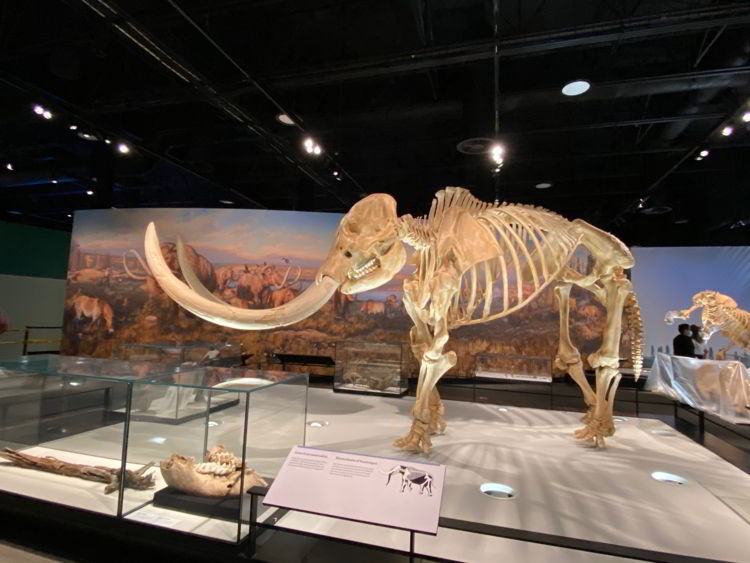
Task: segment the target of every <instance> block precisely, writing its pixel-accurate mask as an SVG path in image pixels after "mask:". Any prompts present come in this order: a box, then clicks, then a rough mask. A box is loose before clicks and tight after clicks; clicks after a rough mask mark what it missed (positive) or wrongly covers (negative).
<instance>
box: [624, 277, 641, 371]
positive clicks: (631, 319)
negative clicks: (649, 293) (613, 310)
mask: <svg viewBox="0 0 750 563" xmlns="http://www.w3.org/2000/svg"><path fill="white" fill-rule="evenodd" d="M625 312H626V313H627V315H628V334H629V335H630V358H631V360H632V362H633V376H634V377H635V380H636V381H638V378H639V377H640V376H641V371H642V369H643V321H642V320H641V306H640V305H639V304H638V298H637V297H636V296H635V292H633V293H631V294H630V295H628V298H627V300H626V301H625Z"/></svg>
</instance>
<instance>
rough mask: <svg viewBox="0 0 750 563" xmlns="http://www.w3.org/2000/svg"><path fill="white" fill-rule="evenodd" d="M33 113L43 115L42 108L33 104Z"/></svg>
mask: <svg viewBox="0 0 750 563" xmlns="http://www.w3.org/2000/svg"><path fill="white" fill-rule="evenodd" d="M33 109H34V113H35V114H37V115H42V114H43V113H44V107H43V106H40V105H39V104H34V108H33Z"/></svg>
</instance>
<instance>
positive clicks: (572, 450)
mask: <svg viewBox="0 0 750 563" xmlns="http://www.w3.org/2000/svg"><path fill="white" fill-rule="evenodd" d="M413 401H414V400H413V398H408V397H407V398H401V399H399V398H384V397H373V396H365V395H352V394H339V393H333V392H332V391H330V390H324V389H310V390H309V401H308V414H307V420H308V427H307V437H306V444H307V445H308V446H314V447H320V448H325V449H328V450H337V451H346V452H356V453H363V454H369V455H380V456H386V457H398V458H402V459H405V460H421V459H424V458H423V457H422V456H420V455H417V454H407V453H403V452H401V451H399V450H395V449H394V448H393V447H392V446H391V443H392V441H393V439H394V438H397V437H400V436H402V435H404V434H405V433H406V431H407V429H408V427H409V424H410V416H409V413H410V410H411V408H412V405H413ZM445 411H446V413H445V416H446V420H447V422H448V428H447V431H446V434H445V435H442V436H435V437H434V438H433V452H432V454H431V455H430V456H429V457H427V458H426V459H427V460H428V461H431V462H434V463H439V464H444V465H446V466H447V472H446V484H445V488H444V493H443V502H442V508H441V516H442V517H447V518H453V519H457V520H465V521H470V522H478V523H482V524H489V525H495V526H502V527H510V528H517V529H522V530H528V531H532V532H541V533H546V534H555V535H560V536H565V537H568V538H577V539H582V540H589V541H596V542H602V543H609V544H616V545H622V546H627V547H633V548H640V549H647V550H654V551H660V552H668V553H674V554H682V555H691V556H694V557H704V558H710V559H718V560H724V561H736V562H745V561H748V560H750V556H748V554H750V534H749V533H748V532H750V523H749V522H748V520H750V475H747V474H745V473H744V472H742V471H741V470H739V469H738V468H736V467H734V466H733V465H731V464H729V463H728V462H726V461H724V460H722V459H721V458H719V457H718V456H716V455H715V454H713V453H711V452H710V451H708V450H707V449H705V448H703V447H702V446H700V445H699V444H696V443H695V442H693V441H691V440H689V439H688V438H686V437H684V436H682V435H681V434H679V433H677V432H676V431H674V430H672V429H671V428H669V427H668V426H666V425H665V424H663V423H662V422H660V421H657V420H650V419H636V418H627V419H622V420H620V421H618V422H617V434H616V435H615V436H614V437H613V438H610V439H609V440H608V447H607V448H606V449H594V448H591V447H588V446H586V445H584V444H582V443H580V442H577V441H576V440H575V439H574V437H573V431H574V430H575V429H576V428H578V427H580V426H581V423H580V422H579V418H580V416H581V415H580V413H570V412H562V411H549V410H537V409H524V408H516V407H497V406H493V405H484V404H483V405H480V404H475V403H466V402H456V401H446V404H445ZM217 416H219V417H221V416H223V418H219V419H217V420H218V421H219V422H220V426H219V427H217V428H216V429H215V430H217V434H216V435H215V436H214V437H213V438H214V439H212V443H214V444H215V443H221V442H222V441H224V442H229V441H230V440H231V439H232V438H233V436H234V434H235V433H236V432H241V428H242V422H241V420H234V418H236V416H235V415H233V414H231V411H226V414H224V413H217ZM233 417H234V418H233ZM283 418H284V415H283V413H273V412H268V413H265V414H263V415H261V413H259V414H258V417H257V420H256V421H255V422H256V425H255V426H254V435H253V437H252V439H251V443H252V444H253V448H252V449H251V451H250V452H249V453H250V454H251V455H252V456H253V457H252V458H251V459H250V463H251V464H252V465H254V466H255V467H256V468H258V469H259V470H260V472H261V474H264V473H265V474H267V475H273V474H275V473H274V470H275V469H274V468H278V467H279V466H280V464H281V463H282V462H283V460H284V459H285V457H286V455H287V453H288V449H287V450H284V449H283V448H275V447H274V436H278V432H279V425H280V423H281V421H282V420H283ZM316 422H317V423H318V424H315V423H316ZM200 424H201V421H198V420H194V421H190V422H187V423H185V424H182V425H178V426H174V425H166V424H157V423H138V424H137V425H135V426H134V427H133V434H132V435H131V440H130V448H131V449H132V452H131V456H130V459H134V460H136V461H137V462H138V463H144V462H145V461H150V460H152V459H153V460H154V461H158V460H160V459H164V457H165V456H164V452H166V451H173V452H181V453H188V455H195V454H194V453H191V452H195V451H196V450H197V451H200V449H201V448H202V444H194V443H189V442H188V441H186V440H187V438H188V437H189V436H191V435H195V432H187V431H186V430H188V429H189V428H190V427H191V425H198V426H197V427H199V426H200ZM197 427H196V428H197ZM264 428H265V430H264ZM121 434H122V426H121V425H113V426H108V427H105V428H102V429H99V430H96V431H92V432H87V433H83V434H78V435H75V436H70V437H67V438H64V439H62V440H56V441H54V442H49V443H46V444H44V446H45V447H47V448H52V449H55V450H57V453H56V455H57V456H58V457H60V458H61V459H66V460H70V461H79V459H70V458H69V457H68V456H67V455H65V453H66V452H71V451H72V452H76V451H78V452H81V451H87V452H92V451H97V452H99V455H101V456H102V457H110V463H111V462H112V460H114V459H117V454H118V453H119V448H120V447H121V441H120V440H121ZM156 438H158V440H156V442H155V441H154V440H155V439H156ZM234 439H236V438H234ZM30 453H34V451H33V450H32V451H30ZM137 466H138V465H137V464H136V465H134V467H137ZM657 471H661V472H667V473H671V474H676V475H679V476H681V477H683V478H685V479H686V480H687V483H685V484H682V485H677V484H669V483H663V482H659V481H656V480H654V479H653V478H652V477H651V474H652V473H653V472H657ZM24 472H25V473H24ZM157 472H158V471H157ZM11 475H14V477H13V479H22V480H23V483H21V482H20V481H17V482H18V483H21V484H18V485H14V486H13V487H12V489H13V490H14V492H19V493H22V494H27V495H29V496H35V497H36V496H39V495H38V493H39V487H40V485H41V483H42V482H44V483H45V485H44V487H50V490H54V489H55V487H61V488H63V489H64V490H65V491H67V492H66V493H64V496H65V495H67V497H70V498H71V499H72V498H76V497H75V495H76V493H75V491H76V490H80V491H90V495H91V496H92V497H93V498H94V500H92V502H96V503H100V504H101V503H104V502H106V501H103V500H102V499H101V498H99V497H98V496H97V494H95V493H98V492H99V491H101V490H102V489H103V485H101V484H98V483H88V482H85V481H80V480H78V479H72V478H67V477H61V476H56V475H49V474H44V473H40V472H31V471H29V470H22V469H18V468H12V467H9V466H8V465H7V464H0V488H3V489H6V490H11V488H9V476H11ZM159 479H160V478H159ZM63 480H64V481H65V483H63V482H62V481H63ZM14 482H15V481H14ZM487 482H496V483H503V484H506V485H510V486H511V487H513V489H514V490H515V493H516V496H515V497H514V498H512V499H508V500H503V499H497V498H491V497H488V496H486V495H484V494H482V493H481V492H480V491H479V487H480V485H481V484H483V483H487ZM160 483H161V481H160ZM19 487H20V489H19ZM21 489H25V492H24V491H23V490H21ZM137 493H138V495H137V496H138V497H139V498H138V500H141V499H140V494H141V492H140V491H139V492H137ZM49 494H52V493H49ZM55 494H57V495H58V496H59V495H60V494H63V493H55ZM101 497H102V498H106V497H104V495H103V494H101ZM40 498H43V497H40ZM130 498H132V499H133V502H134V504H135V500H136V498H135V496H131V497H130ZM49 500H52V499H51V498H49ZM78 500H80V497H79V499H78ZM357 501H358V499H352V502H357ZM54 502H61V503H64V502H65V499H63V498H57V499H55V500H54ZM70 504H71V505H73V506H78V505H79V502H71V503H70ZM128 504H129V506H133V504H130V503H128ZM102 511H106V510H102ZM270 511H271V509H267V512H270ZM128 517H129V518H132V519H134V520H140V521H143V522H150V523H153V524H157V525H161V526H164V527H168V528H174V529H179V530H182V531H191V532H194V533H199V534H203V535H207V536H210V537H215V538H219V539H226V540H230V541H231V540H232V539H233V537H236V532H237V524H236V523H234V524H230V523H228V522H224V523H219V522H217V521H211V520H209V519H206V518H203V517H198V516H194V515H190V514H185V513H182V512H177V511H172V510H168V509H163V508H155V507H153V506H150V505H147V506H144V507H142V508H140V509H138V510H135V511H134V512H132V513H131V514H130V515H129V516H128ZM277 525H279V526H281V527H284V528H287V529H290V530H302V531H305V532H313V533H318V534H324V535H327V536H330V537H336V538H343V539H347V540H351V541H358V542H363V543H370V544H374V545H379V546H383V547H390V548H395V549H402V550H403V549H408V545H409V535H408V533H406V532H403V531H398V530H390V529H387V528H382V527H377V526H372V525H367V524H359V523H354V522H347V521H343V520H337V519H333V518H326V517H322V516H315V515H310V514H303V513H298V512H290V513H288V514H287V515H285V516H284V517H283V518H282V519H281V520H279V522H277ZM274 534H276V532H271V533H267V534H265V535H264V536H263V540H262V541H261V543H260V546H259V548H260V551H259V553H258V556H259V557H260V558H261V559H263V558H265V559H268V558H269V557H271V555H273V557H272V559H273V560H274V561H299V560H301V558H302V557H307V558H308V559H307V560H308V561H318V560H320V561H323V560H326V556H325V554H324V553H321V552H319V551H320V549H321V548H320V547H319V546H317V547H316V543H315V540H313V539H310V538H304V539H300V540H299V541H298V542H292V541H287V542H285V543H284V544H283V545H284V549H283V550H279V547H278V542H274V541H273V536H274ZM295 549H298V551H295ZM326 549H328V550H330V548H329V547H327V548H326ZM341 549H342V550H344V549H345V548H343V547H342V548H341ZM347 549H348V548H347ZM316 550H318V552H316ZM416 551H417V552H418V553H423V554H426V555H432V556H436V557H442V558H446V559H454V560H460V561H477V562H482V561H493V562H497V561H499V560H504V561H555V562H561V563H567V562H587V563H588V562H595V561H596V562H599V561H603V562H609V561H612V562H614V561H626V559H622V558H617V557H611V556H605V555H600V554H596V553H588V552H579V551H574V550H570V549H565V548H556V547H550V546H545V545H541V544H532V543H527V542H522V541H516V540H508V539H502V538H494V537H488V536H480V535H477V534H472V533H467V532H461V531H455V530H447V529H440V530H439V532H438V535H437V536H435V537H431V536H426V535H417V537H416ZM326 553H329V554H330V551H326ZM389 558H390V555H389V554H387V553H383V552H372V560H373V561H387V560H389ZM328 560H332V559H328ZM364 560H369V559H364Z"/></svg>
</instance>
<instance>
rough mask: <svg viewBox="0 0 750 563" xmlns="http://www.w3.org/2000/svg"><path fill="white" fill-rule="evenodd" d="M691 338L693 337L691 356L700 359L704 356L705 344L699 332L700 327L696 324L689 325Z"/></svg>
mask: <svg viewBox="0 0 750 563" xmlns="http://www.w3.org/2000/svg"><path fill="white" fill-rule="evenodd" d="M690 332H691V333H692V334H691V338H692V339H693V357H694V358H700V359H701V360H703V359H705V358H706V344H705V341H704V340H703V335H702V334H701V327H699V326H698V325H690Z"/></svg>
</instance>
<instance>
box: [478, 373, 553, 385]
mask: <svg viewBox="0 0 750 563" xmlns="http://www.w3.org/2000/svg"><path fill="white" fill-rule="evenodd" d="M476 376H477V377H485V378H487V379H508V380H514V381H534V382H537V383H551V382H552V376H551V375H532V374H530V373H505V372H501V371H477V372H476Z"/></svg>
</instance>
